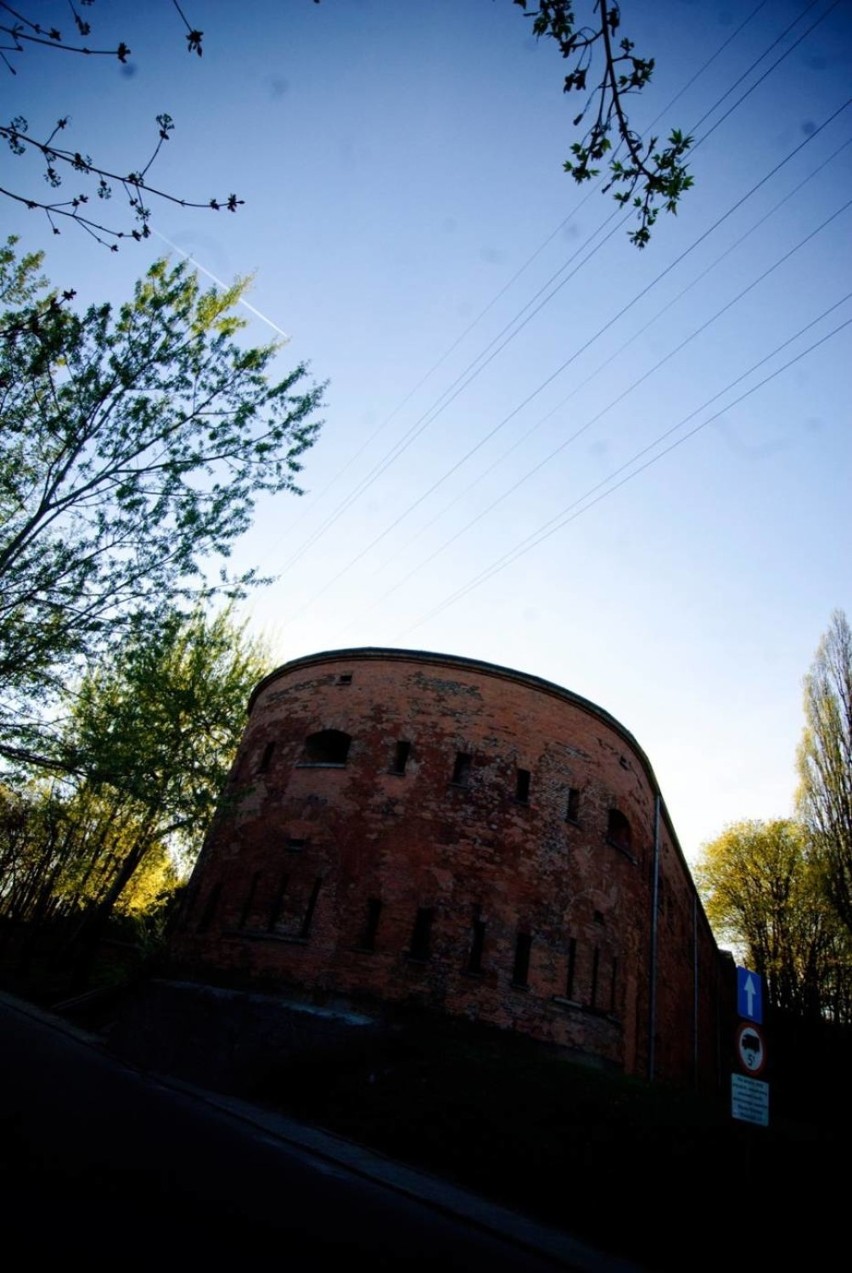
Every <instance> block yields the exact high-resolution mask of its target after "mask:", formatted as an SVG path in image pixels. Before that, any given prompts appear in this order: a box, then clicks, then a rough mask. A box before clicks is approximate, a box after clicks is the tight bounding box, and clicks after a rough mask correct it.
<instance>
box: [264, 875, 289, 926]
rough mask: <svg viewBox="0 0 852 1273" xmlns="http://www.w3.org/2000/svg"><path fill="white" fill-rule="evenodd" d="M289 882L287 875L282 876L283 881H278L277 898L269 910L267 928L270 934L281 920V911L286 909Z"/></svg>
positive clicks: (274, 898)
mask: <svg viewBox="0 0 852 1273" xmlns="http://www.w3.org/2000/svg"><path fill="white" fill-rule="evenodd" d="M289 882H290V877H289V875H287V874H286V873H285V874H284V875H282V876H281V879H280V880H279V881H278V887H277V888H276V890H275V896H274V897H273V899H272V905H271V907H270V908H269V923H268V925H267V927H268V928H269V930H270V932H271V931H272V929H273V928H275V926H276V924H277V923H278V921H279V920H280V919H281V911H282V910H283V907H284V894H285V893H286V892H287V885H288V884H289Z"/></svg>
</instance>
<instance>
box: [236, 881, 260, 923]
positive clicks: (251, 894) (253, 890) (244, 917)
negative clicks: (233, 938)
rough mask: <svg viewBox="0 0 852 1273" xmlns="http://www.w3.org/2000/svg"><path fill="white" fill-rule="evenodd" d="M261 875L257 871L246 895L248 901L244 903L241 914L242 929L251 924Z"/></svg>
mask: <svg viewBox="0 0 852 1273" xmlns="http://www.w3.org/2000/svg"><path fill="white" fill-rule="evenodd" d="M260 875H261V873H260V871H255V873H254V875H253V876H252V877H251V884H250V885H249V890H248V892H247V893H246V900H245V901H244V902H243V909H242V913H241V914H240V928H245V926H246V924H247V923H248V922H249V917H250V915H251V908H252V906H253V905H254V899H255V896H256V894H257V886H258V884H259V883H260Z"/></svg>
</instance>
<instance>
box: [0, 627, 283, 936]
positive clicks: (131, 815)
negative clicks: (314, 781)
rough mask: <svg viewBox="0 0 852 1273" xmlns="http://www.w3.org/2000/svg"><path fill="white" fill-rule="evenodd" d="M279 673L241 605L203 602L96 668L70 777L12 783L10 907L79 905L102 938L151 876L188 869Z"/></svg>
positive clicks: (2, 892) (6, 825) (72, 742)
mask: <svg viewBox="0 0 852 1273" xmlns="http://www.w3.org/2000/svg"><path fill="white" fill-rule="evenodd" d="M267 671H268V660H267V657H266V655H265V652H264V650H263V648H262V646H261V645H260V644H259V643H258V642H257V641H255V640H251V639H249V638H248V637H247V635H246V633H245V630H244V628H242V627H240V626H238V625H237V624H235V623H234V621H233V619H232V616H231V614H230V612H229V611H228V610H225V611H223V612H221V613H220V614H218V615H215V616H212V617H211V616H208V615H206V614H205V613H204V612H203V611H202V610H200V609H197V610H195V611H192V612H190V613H186V614H183V613H180V612H176V611H175V612H172V613H171V614H169V615H167V616H165V617H164V618H163V619H162V620H161V622H160V623H159V624H158V625H156V626H155V627H153V628H152V627H151V625H150V624H145V625H144V626H143V627H141V628H140V629H139V630H138V631H135V632H133V633H131V635H130V636H128V638H127V639H126V640H125V641H124V642H123V643H122V645H121V646H120V647H119V648H118V649H117V650H115V651H114V652H112V653H111V654H109V655H108V656H106V657H105V658H104V659H102V660H101V661H100V663H98V664H97V665H96V666H95V667H94V668H93V669H91V670H90V671H89V672H88V673H87V675H86V676H85V677H84V678H83V680H82V682H81V684H80V685H79V687H78V688H77V691H76V694H75V701H74V706H73V710H72V712H71V716H70V724H69V726H68V728H67V730H66V734H65V738H64V740H63V750H62V753H61V756H60V761H61V763H62V765H63V772H62V774H61V775H60V776H59V778H58V779H56V780H52V781H50V782H47V781H45V780H44V779H42V780H39V781H36V782H35V783H33V784H31V785H30V786H29V787H28V788H25V789H24V790H23V791H22V792H19V793H12V792H10V791H8V790H4V789H3V788H0V830H2V831H3V832H4V833H5V834H4V835H3V842H4V843H3V848H2V849H0V914H5V915H7V916H9V917H11V918H15V919H22V920H27V921H31V922H38V921H41V920H44V919H50V918H53V917H56V916H58V915H60V916H61V915H64V916H71V917H72V918H76V920H77V921H82V929H81V931H82V932H84V933H85V934H86V935H87V937H90V938H94V937H95V936H96V935H97V934H98V933H99V932H100V931H101V930H102V927H103V925H104V923H105V922H106V920H107V919H108V918H109V917H110V915H111V914H112V913H113V911H114V910H115V909H116V907H120V906H125V908H126V907H127V905H128V904H129V900H130V899H132V897H133V889H134V885H135V884H136V882H137V881H138V880H139V878H140V874H141V875H142V876H144V875H146V873H147V874H149V875H153V876H155V877H156V876H157V875H162V873H163V871H162V868H163V866H164V864H166V863H167V862H168V861H171V863H172V864H173V866H174V868H175V870H176V871H178V872H180V873H182V874H186V872H187V871H188V868H189V866H190V865H191V863H192V861H193V860H194V857H195V855H196V854H197V852H198V850H199V848H200V846H201V841H202V838H203V836H204V833H205V831H206V829H207V826H208V824H209V822H210V819H211V817H212V815H213V811H214V809H215V806H216V803H217V801H218V799H219V797H220V794H221V791H222V788H223V786H224V783H225V778H226V776H227V773H228V769H229V767H230V764H231V761H232V759H233V756H234V753H235V751H236V748H237V745H238V743H239V738H240V735H241V732H242V729H243V725H244V720H245V711H246V704H247V702H248V697H249V695H250V693H251V691H252V689H253V688H254V686H255V685H256V683H257V682H258V680H260V678H261V677H262V676H263V675H264V674H265V673H266V672H267ZM164 855H167V857H166V856H164ZM137 892H138V890H137ZM86 944H88V943H86Z"/></svg>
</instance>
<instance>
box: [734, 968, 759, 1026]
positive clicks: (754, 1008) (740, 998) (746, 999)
mask: <svg viewBox="0 0 852 1273" xmlns="http://www.w3.org/2000/svg"><path fill="white" fill-rule="evenodd" d="M737 1013H738V1014H739V1016H741V1017H744V1018H745V1020H746V1021H754V1022H755V1023H756V1024H757V1025H760V1024H761V1022H762V1021H763V978H762V977H761V976H760V974H759V973H756V972H752V971H751V969H750V968H737Z"/></svg>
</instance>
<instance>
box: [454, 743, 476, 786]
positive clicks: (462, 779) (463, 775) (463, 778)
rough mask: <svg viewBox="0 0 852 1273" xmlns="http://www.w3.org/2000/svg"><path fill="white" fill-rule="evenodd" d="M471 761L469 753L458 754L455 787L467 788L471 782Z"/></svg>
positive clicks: (458, 752) (461, 752)
mask: <svg viewBox="0 0 852 1273" xmlns="http://www.w3.org/2000/svg"><path fill="white" fill-rule="evenodd" d="M471 759H472V758H471V756H470V753H469V752H466V751H457V752H456V763H455V764H454V765H453V783H454V784H455V786H457V787H466V786H467V784H468V783H469V782H470V766H471Z"/></svg>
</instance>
